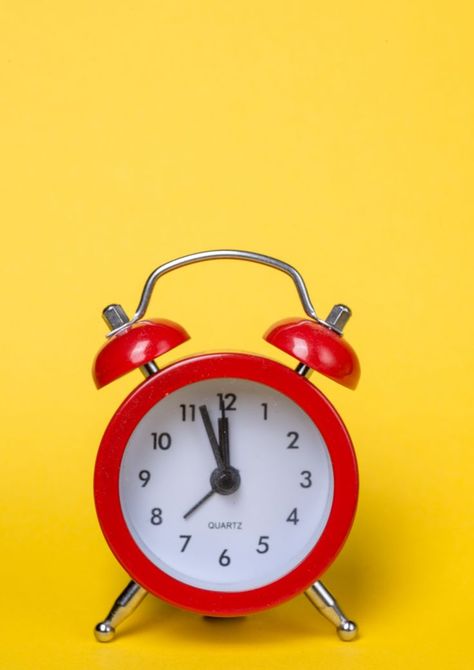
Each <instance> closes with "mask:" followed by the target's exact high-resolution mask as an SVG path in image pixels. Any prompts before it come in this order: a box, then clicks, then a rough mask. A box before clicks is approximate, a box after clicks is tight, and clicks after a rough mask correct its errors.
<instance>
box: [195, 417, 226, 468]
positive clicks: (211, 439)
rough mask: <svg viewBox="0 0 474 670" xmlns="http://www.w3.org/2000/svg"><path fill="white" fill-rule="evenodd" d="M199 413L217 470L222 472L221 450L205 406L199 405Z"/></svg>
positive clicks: (223, 465)
mask: <svg viewBox="0 0 474 670" xmlns="http://www.w3.org/2000/svg"><path fill="white" fill-rule="evenodd" d="M199 412H200V414H201V418H202V420H203V423H204V427H205V429H206V433H207V437H208V438H209V442H210V443H211V447H212V452H213V454H214V458H215V459H216V463H217V467H218V468H219V470H224V469H225V464H224V459H223V458H222V452H221V448H220V446H219V442H218V441H217V438H216V434H215V433H214V428H213V427H212V423H211V417H210V416H209V412H208V409H207V407H206V405H201V406H200V407H199Z"/></svg>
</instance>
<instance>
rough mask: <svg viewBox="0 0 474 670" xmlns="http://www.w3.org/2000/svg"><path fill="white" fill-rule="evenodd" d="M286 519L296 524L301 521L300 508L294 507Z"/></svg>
mask: <svg viewBox="0 0 474 670" xmlns="http://www.w3.org/2000/svg"><path fill="white" fill-rule="evenodd" d="M286 520H287V521H288V523H294V524H295V526H296V524H297V523H298V522H299V519H298V510H297V508H296V507H294V508H293V509H292V510H291V512H290V514H289V515H288V517H287V519H286Z"/></svg>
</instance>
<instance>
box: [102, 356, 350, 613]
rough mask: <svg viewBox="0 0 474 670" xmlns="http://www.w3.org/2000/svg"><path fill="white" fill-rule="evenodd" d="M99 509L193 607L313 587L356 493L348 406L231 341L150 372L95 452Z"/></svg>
mask: <svg viewBox="0 0 474 670" xmlns="http://www.w3.org/2000/svg"><path fill="white" fill-rule="evenodd" d="M94 491H95V502H96V509H97V515H98V517H99V521H100V524H101V527H102V530H103V532H104V535H105V537H106V539H107V541H108V543H109V545H110V548H111V549H112V551H113V552H114V554H115V556H116V557H117V559H118V560H119V561H120V563H121V564H122V566H123V567H124V569H125V570H126V571H127V572H128V573H129V574H130V576H131V577H132V578H133V579H134V580H135V581H136V582H138V583H139V584H140V585H141V586H143V587H144V588H145V589H146V590H147V591H150V592H151V593H154V594H155V595H156V596H158V597H160V598H163V599H164V600H166V601H168V602H170V603H172V604H175V605H178V606H181V607H185V608H187V609H190V610H193V611H195V612H200V613H203V614H211V615H214V616H216V615H223V616H238V615H244V614H249V613H251V612H257V611H259V610H262V609H266V608H268V607H271V606H272V605H276V604H278V603H281V602H284V601H285V600H287V599H288V598H290V597H292V596H294V595H296V594H298V593H301V592H302V591H304V589H306V588H308V586H310V584H311V583H313V582H314V581H316V579H318V578H319V576H320V574H321V573H322V572H323V571H324V569H325V568H326V567H327V566H328V565H329V564H330V563H331V561H332V560H333V559H334V558H335V556H336V555H337V553H338V551H339V550H340V549H341V547H342V545H343V543H344V540H345V539H346V536H347V534H348V532H349V529H350V527H351V524H352V520H353V517H354V513H355V508H356V503H357V491H358V481H357V465H356V461H355V456H354V451H353V448H352V444H351V441H350V438H349V436H348V434H347V431H346V429H345V427H344V424H343V423H342V421H341V419H340V417H339V416H338V414H337V413H336V411H335V410H334V408H333V407H332V406H331V404H330V403H329V402H328V400H327V399H326V398H325V397H324V395H323V394H322V393H321V392H320V391H318V390H317V389H316V388H315V387H314V386H313V385H312V384H311V383H310V382H309V381H308V380H307V379H304V378H303V377H301V376H299V375H298V374H296V373H295V372H294V371H293V370H291V369H290V368H288V367H286V366H284V365H281V364H280V363H277V362H275V361H271V360H269V359H267V358H263V357H260V356H254V355H250V354H234V353H219V354H207V355H203V356H196V357H193V358H188V359H184V360H182V361H178V362H177V363H174V364H173V365H170V366H168V367H167V368H164V369H163V370H161V371H160V372H159V373H157V374H155V375H153V376H152V377H150V378H149V379H147V380H146V381H144V382H143V383H142V384H140V386H138V387H137V388H136V389H135V390H134V391H133V392H132V393H131V394H130V395H129V397H128V398H127V399H126V400H125V401H124V402H123V403H122V405H121V406H120V407H119V409H118V410H117V412H116V413H115V415H114V416H113V417H112V420H111V421H110V423H109V425H108V427H107V430H106V431H105V434H104V437H103V438H102V442H101V445H100V448H99V452H98V454H97V461H96V467H95V475H94Z"/></svg>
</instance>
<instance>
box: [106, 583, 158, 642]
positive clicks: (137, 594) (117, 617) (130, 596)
mask: <svg viewBox="0 0 474 670" xmlns="http://www.w3.org/2000/svg"><path fill="white" fill-rule="evenodd" d="M147 593H148V591H145V589H144V588H142V587H141V586H139V585H138V584H137V583H136V582H134V581H133V580H132V581H131V582H130V583H129V584H127V586H126V587H125V589H124V590H123V591H122V593H121V594H120V595H119V597H118V598H117V600H116V601H115V602H114V604H113V605H112V609H111V610H110V612H109V613H108V615H107V617H106V618H105V619H104V621H101V622H100V623H98V624H97V626H96V627H95V629H94V634H95V637H96V640H98V641H99V642H110V640H113V639H114V637H115V628H116V626H118V625H119V624H121V623H122V621H123V620H124V619H126V618H127V617H128V616H129V615H130V614H131V613H132V612H133V611H134V610H135V609H136V608H137V607H138V605H139V604H140V603H141V601H142V600H143V598H144V597H145V596H146V594H147Z"/></svg>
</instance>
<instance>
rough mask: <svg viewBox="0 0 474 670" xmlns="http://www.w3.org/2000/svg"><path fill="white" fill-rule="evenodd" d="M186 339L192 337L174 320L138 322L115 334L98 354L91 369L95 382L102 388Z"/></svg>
mask: <svg viewBox="0 0 474 670" xmlns="http://www.w3.org/2000/svg"><path fill="white" fill-rule="evenodd" d="M186 340H189V335H188V333H187V332H186V331H185V330H184V328H182V327H181V326H180V325H179V324H177V323H175V322H174V321H168V320H167V319H148V320H147V321H137V323H135V324H134V325H132V326H131V327H130V328H128V329H127V330H125V331H123V332H121V333H118V334H117V335H113V336H112V337H111V338H110V339H109V340H108V341H107V342H106V343H105V345H104V346H103V347H102V349H101V350H100V351H99V353H98V354H97V356H96V359H95V361H94V365H93V368H92V375H93V377H94V381H95V385H96V386H97V388H102V387H103V386H106V385H107V384H110V382H113V381H115V380H116V379H118V378H119V377H122V375H124V374H126V373H127V372H131V370H135V369H136V368H139V367H141V366H142V365H145V363H149V362H150V361H152V360H153V359H154V358H156V357H157V356H161V355H162V354H165V353H166V352H167V351H170V350H171V349H174V347H177V346H178V345H179V344H182V343H183V342H186Z"/></svg>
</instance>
